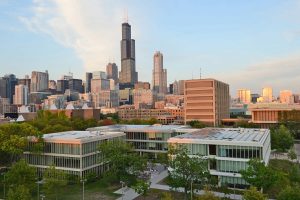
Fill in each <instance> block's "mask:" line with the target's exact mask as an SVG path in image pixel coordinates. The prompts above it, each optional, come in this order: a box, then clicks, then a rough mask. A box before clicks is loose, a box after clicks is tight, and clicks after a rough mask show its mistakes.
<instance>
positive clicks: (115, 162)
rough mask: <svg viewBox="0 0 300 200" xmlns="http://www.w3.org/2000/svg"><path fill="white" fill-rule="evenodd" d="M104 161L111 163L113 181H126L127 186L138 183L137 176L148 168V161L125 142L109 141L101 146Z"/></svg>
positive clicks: (110, 172)
mask: <svg viewBox="0 0 300 200" xmlns="http://www.w3.org/2000/svg"><path fill="white" fill-rule="evenodd" d="M99 150H100V152H101V154H102V156H103V161H104V162H108V163H109V172H108V173H107V174H106V175H109V176H111V177H112V178H111V180H112V179H113V177H114V178H116V179H117V180H115V181H124V182H125V183H127V185H131V184H133V183H135V182H136V179H137V176H138V175H139V174H140V173H141V172H142V171H143V170H144V169H145V168H146V159H144V158H143V157H141V156H139V155H138V154H137V153H136V152H135V151H134V149H133V147H132V145H130V144H128V143H126V142H125V141H123V140H109V141H107V142H104V143H102V144H101V145H100V147H99Z"/></svg>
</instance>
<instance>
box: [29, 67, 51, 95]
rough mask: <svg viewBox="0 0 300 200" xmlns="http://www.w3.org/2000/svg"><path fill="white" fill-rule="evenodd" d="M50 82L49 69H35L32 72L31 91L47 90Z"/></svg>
mask: <svg viewBox="0 0 300 200" xmlns="http://www.w3.org/2000/svg"><path fill="white" fill-rule="evenodd" d="M48 83H49V74H48V71H47V70H46V72H37V71H33V72H32V73H31V84H30V87H31V88H30V91H31V92H41V91H45V90H47V89H48Z"/></svg>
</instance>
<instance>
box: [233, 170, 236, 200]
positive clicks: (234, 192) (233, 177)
mask: <svg viewBox="0 0 300 200" xmlns="http://www.w3.org/2000/svg"><path fill="white" fill-rule="evenodd" d="M235 175H236V173H233V197H234V199H235Z"/></svg>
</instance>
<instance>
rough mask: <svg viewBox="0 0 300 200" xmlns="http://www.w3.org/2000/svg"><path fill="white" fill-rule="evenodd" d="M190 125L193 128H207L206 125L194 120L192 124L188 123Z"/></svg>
mask: <svg viewBox="0 0 300 200" xmlns="http://www.w3.org/2000/svg"><path fill="white" fill-rule="evenodd" d="M188 124H189V125H190V126H191V127H192V128H205V127H206V125H205V124H204V123H203V122H201V121H198V120H192V121H190V122H188Z"/></svg>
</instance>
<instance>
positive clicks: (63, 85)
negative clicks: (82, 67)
mask: <svg viewBox="0 0 300 200" xmlns="http://www.w3.org/2000/svg"><path fill="white" fill-rule="evenodd" d="M67 89H69V81H68V80H65V79H62V80H57V82H56V91H57V92H59V93H65V90H67Z"/></svg>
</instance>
